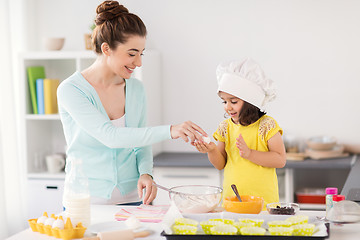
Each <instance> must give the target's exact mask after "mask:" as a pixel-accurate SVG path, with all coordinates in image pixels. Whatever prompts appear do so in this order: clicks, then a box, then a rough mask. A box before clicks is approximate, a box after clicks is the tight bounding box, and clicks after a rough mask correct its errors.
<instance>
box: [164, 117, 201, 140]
mask: <svg viewBox="0 0 360 240" xmlns="http://www.w3.org/2000/svg"><path fill="white" fill-rule="evenodd" d="M170 133H171V138H172V139H177V138H182V139H183V140H184V141H185V142H188V141H189V139H188V138H190V140H191V143H194V142H195V140H197V141H202V136H201V135H200V134H202V135H203V136H205V137H207V133H206V132H205V131H204V130H202V128H201V127H199V126H198V125H196V124H195V123H193V122H191V121H186V122H184V123H181V124H178V125H171V128H170ZM199 133H200V134H199Z"/></svg>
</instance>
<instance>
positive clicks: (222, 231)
mask: <svg viewBox="0 0 360 240" xmlns="http://www.w3.org/2000/svg"><path fill="white" fill-rule="evenodd" d="M210 232H211V234H213V235H236V234H237V232H238V229H237V228H236V227H234V226H233V225H230V224H222V225H216V226H213V227H211V228H210Z"/></svg>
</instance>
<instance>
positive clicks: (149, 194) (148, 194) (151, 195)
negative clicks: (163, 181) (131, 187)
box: [137, 174, 157, 205]
mask: <svg viewBox="0 0 360 240" xmlns="http://www.w3.org/2000/svg"><path fill="white" fill-rule="evenodd" d="M152 183H153V179H152V177H151V176H150V175H149V174H143V175H141V176H140V178H139V180H138V184H137V189H138V195H139V198H142V197H143V189H144V188H145V196H144V200H143V203H144V204H146V205H148V204H150V203H151V202H152V201H153V200H154V199H155V197H156V194H157V187H156V186H154V185H153V184H152Z"/></svg>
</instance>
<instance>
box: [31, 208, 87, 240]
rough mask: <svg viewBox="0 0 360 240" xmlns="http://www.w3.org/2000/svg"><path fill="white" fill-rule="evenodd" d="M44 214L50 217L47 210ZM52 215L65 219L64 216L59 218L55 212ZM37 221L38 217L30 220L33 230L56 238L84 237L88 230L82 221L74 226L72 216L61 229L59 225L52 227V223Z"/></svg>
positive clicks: (66, 239)
mask: <svg viewBox="0 0 360 240" xmlns="http://www.w3.org/2000/svg"><path fill="white" fill-rule="evenodd" d="M43 216H45V217H48V214H47V212H44V214H43ZM51 217H52V218H54V219H55V220H56V219H61V220H62V221H64V220H63V217H62V216H59V217H58V218H57V217H55V215H54V214H51ZM37 221H38V218H34V219H29V220H28V222H29V225H30V228H31V230H32V231H33V232H39V233H41V234H46V235H48V236H52V237H55V238H61V239H63V240H69V239H74V238H82V237H84V234H85V231H86V227H84V226H83V225H82V223H81V222H79V223H78V224H77V225H76V227H73V225H72V223H71V219H70V218H67V219H66V222H65V224H64V229H60V228H59V227H52V226H50V225H44V223H37Z"/></svg>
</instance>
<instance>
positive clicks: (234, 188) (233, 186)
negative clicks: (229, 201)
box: [231, 184, 242, 202]
mask: <svg viewBox="0 0 360 240" xmlns="http://www.w3.org/2000/svg"><path fill="white" fill-rule="evenodd" d="M231 188H232V190H233V191H234V193H235V195H236V197H237V198H238V199H239V202H242V201H241V197H240V195H239V192H238V190H237V188H236V185H235V184H231Z"/></svg>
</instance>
